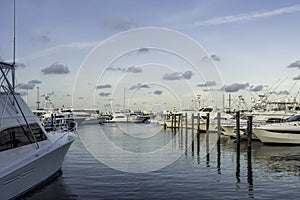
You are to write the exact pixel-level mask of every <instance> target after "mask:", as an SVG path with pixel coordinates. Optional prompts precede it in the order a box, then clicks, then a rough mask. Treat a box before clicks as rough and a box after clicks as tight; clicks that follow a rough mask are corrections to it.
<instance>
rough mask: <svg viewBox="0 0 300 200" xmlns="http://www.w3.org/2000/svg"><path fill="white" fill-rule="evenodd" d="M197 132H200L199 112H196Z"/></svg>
mask: <svg viewBox="0 0 300 200" xmlns="http://www.w3.org/2000/svg"><path fill="white" fill-rule="evenodd" d="M197 133H198V134H199V133H200V113H198V114H197Z"/></svg>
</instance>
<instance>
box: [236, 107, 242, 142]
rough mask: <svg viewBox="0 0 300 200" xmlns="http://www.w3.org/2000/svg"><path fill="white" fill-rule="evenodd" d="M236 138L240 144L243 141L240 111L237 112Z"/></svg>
mask: <svg viewBox="0 0 300 200" xmlns="http://www.w3.org/2000/svg"><path fill="white" fill-rule="evenodd" d="M235 118H236V138H237V143H238V144H240V141H241V133H240V111H237V112H236V116H235Z"/></svg>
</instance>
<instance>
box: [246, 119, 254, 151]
mask: <svg viewBox="0 0 300 200" xmlns="http://www.w3.org/2000/svg"><path fill="white" fill-rule="evenodd" d="M252 119H253V116H252V115H250V116H248V127H247V130H248V147H249V146H250V147H251V145H252Z"/></svg>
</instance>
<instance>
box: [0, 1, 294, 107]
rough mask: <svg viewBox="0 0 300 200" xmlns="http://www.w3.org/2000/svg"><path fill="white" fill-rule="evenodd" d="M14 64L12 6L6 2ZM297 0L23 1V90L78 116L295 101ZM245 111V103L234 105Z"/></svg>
mask: <svg viewBox="0 0 300 200" xmlns="http://www.w3.org/2000/svg"><path fill="white" fill-rule="evenodd" d="M0 5H1V6H0V13H1V15H2V16H4V17H1V18H0V27H1V29H0V59H1V60H3V61H7V62H11V61H12V57H13V56H12V54H13V53H12V52H13V1H11V0H0ZM299 19H300V0H299V1H298V0H293V1H292V0H187V1H182V0H181V1H180V0H163V1H161V0H151V1H150V0H43V1H37V0H26V1H21V0H16V62H17V65H16V67H17V70H16V85H17V87H16V90H17V91H18V92H20V94H22V95H23V97H24V99H25V100H26V101H27V102H28V104H29V105H30V106H31V107H32V108H34V107H36V103H35V102H36V101H37V87H39V93H40V97H39V98H40V100H41V101H42V102H43V96H45V95H49V96H50V97H51V99H52V101H53V103H54V104H55V105H57V106H58V107H59V106H62V105H64V106H65V107H69V106H73V107H74V108H75V107H77V108H97V109H100V110H110V109H112V108H113V109H122V108H125V107H126V108H131V109H141V110H160V109H162V110H170V109H174V107H176V108H177V109H178V110H179V109H184V108H187V107H190V106H192V105H195V104H196V103H195V102H196V99H197V101H198V102H200V105H201V106H218V107H222V106H224V105H225V106H226V104H227V99H228V95H229V94H230V95H231V97H232V98H233V99H234V101H235V102H237V101H238V99H241V98H239V96H241V95H242V96H243V98H244V99H245V101H246V102H247V104H249V105H250V104H251V102H252V101H253V99H258V98H259V97H258V95H260V94H266V95H267V96H268V97H269V99H272V100H285V99H287V98H296V99H297V100H298V101H299V97H298V92H299V80H300V39H299V35H300V23H299ZM237 104H238V103H237Z"/></svg>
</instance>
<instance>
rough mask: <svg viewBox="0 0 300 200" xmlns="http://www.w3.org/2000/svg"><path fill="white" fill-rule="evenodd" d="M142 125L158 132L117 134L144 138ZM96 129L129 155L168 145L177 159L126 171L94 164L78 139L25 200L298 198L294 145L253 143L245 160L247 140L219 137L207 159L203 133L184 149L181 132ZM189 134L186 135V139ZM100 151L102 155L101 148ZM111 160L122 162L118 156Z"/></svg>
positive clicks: (85, 129) (90, 129)
mask: <svg viewBox="0 0 300 200" xmlns="http://www.w3.org/2000/svg"><path fill="white" fill-rule="evenodd" d="M141 126H142V127H143V130H152V131H153V130H160V131H159V132H158V133H157V134H155V136H152V137H151V139H149V140H143V141H142V142H141V141H140V140H133V139H132V137H129V136H128V135H127V134H124V132H123V131H122V130H124V128H126V129H127V130H128V131H130V132H132V133H136V134H139V135H140V136H144V137H149V133H147V132H146V131H140V129H141ZM101 128H102V129H103V130H104V131H105V132H106V133H107V136H108V137H109V138H110V140H111V141H112V142H113V143H114V144H116V145H118V146H120V147H121V148H126V149H128V150H129V151H134V152H145V151H153V150H154V149H157V147H158V146H164V145H165V144H166V143H169V142H171V143H172V144H173V145H174V148H176V149H180V151H181V152H182V155H181V156H180V157H179V159H178V160H176V161H175V162H174V163H172V164H170V165H168V166H166V167H164V168H162V169H160V170H156V171H153V172H149V173H127V172H122V171H118V170H115V169H112V168H110V167H108V166H106V165H105V164H103V163H101V162H99V160H97V159H95V157H94V156H93V155H91V154H90V152H89V151H87V149H86V147H85V146H84V145H83V143H82V142H81V140H80V139H79V140H76V141H75V143H74V144H73V145H72V147H71V149H70V151H69V153H68V155H67V156H66V160H65V162H64V165H63V168H62V171H63V174H62V176H61V177H59V178H58V179H56V180H55V181H53V182H52V183H50V184H49V185H47V186H46V187H44V188H42V189H41V190H39V191H37V192H35V193H34V194H32V195H31V196H29V197H28V199H30V200H34V199H40V198H45V199H119V198H123V199H149V198H150V199H224V198H225V199H274V198H286V197H287V196H288V197H289V199H298V196H299V194H300V192H299V189H298V188H299V164H300V154H299V152H300V151H299V150H300V147H299V146H269V145H263V143H261V142H258V141H253V143H252V150H251V156H250V157H251V158H250V159H249V153H248V144H247V142H241V143H240V147H238V146H237V143H236V142H235V140H232V139H230V138H229V137H226V136H221V140H220V148H219V147H218V144H216V145H215V146H214V147H213V149H212V150H211V151H210V153H209V156H206V155H205V151H206V149H205V148H204V147H203V146H202V145H203V142H204V143H205V141H206V139H205V134H200V138H199V140H198V139H197V137H195V140H194V142H193V144H192V145H190V146H185V144H186V143H185V141H186V138H185V137H186V134H185V131H183V133H182V132H180V130H173V131H172V130H171V129H167V130H163V129H161V126H157V125H153V124H143V125H142V124H139V125H138V126H137V125H136V124H122V126H121V127H119V128H118V127H117V126H116V125H115V124H105V125H104V126H101ZM95 131H96V132H98V131H99V127H97V126H95V125H93V126H82V127H79V129H78V133H79V138H83V137H85V135H86V134H89V135H90V134H92V133H95ZM191 134H192V133H191V131H190V132H188V140H189V139H191ZM176 135H177V136H178V137H176ZM175 139H176V140H175ZM198 141H200V143H198ZM99 148H100V149H101V150H103V151H105V149H102V147H101V145H99ZM203 148H204V149H203ZM107 153H108V154H110V153H109V152H107ZM203 155H204V156H203ZM110 156H112V157H115V156H119V157H115V159H120V160H122V159H123V158H122V155H112V154H111V155H110ZM137 162H138V161H137ZM154 164H155V163H154ZM175 188H176V189H175ZM279 188H280V189H279Z"/></svg>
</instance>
